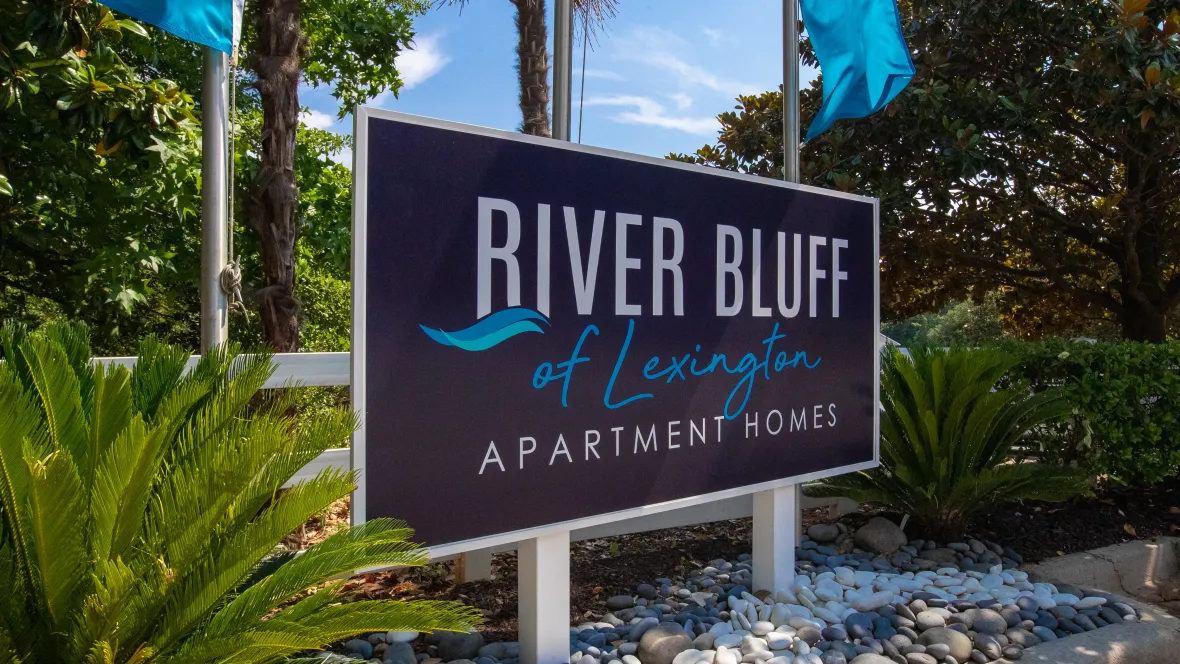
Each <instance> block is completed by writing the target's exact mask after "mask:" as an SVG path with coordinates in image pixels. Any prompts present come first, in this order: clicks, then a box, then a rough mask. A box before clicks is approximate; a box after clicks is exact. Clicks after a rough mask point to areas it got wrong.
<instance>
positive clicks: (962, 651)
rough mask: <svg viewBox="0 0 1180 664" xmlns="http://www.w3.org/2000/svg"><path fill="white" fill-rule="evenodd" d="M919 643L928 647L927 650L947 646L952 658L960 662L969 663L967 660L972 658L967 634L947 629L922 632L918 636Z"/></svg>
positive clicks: (938, 628)
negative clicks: (935, 646)
mask: <svg viewBox="0 0 1180 664" xmlns="http://www.w3.org/2000/svg"><path fill="white" fill-rule="evenodd" d="M918 643H920V644H922V645H924V646H926V648H927V650H929V648H930V646H932V645H935V644H942V645H945V646H946V647H947V648H949V649H950V655H951V657H954V658H955V659H956V660H957V661H960V662H965V661H967V658H968V657H970V656H971V639H969V638H967V635H966V634H962V633H960V632H956V631H955V630H953V629H950V628H947V627H937V628H935V629H928V630H926V631H925V632H922V633H921V634H919V635H918Z"/></svg>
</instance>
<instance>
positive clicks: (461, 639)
mask: <svg viewBox="0 0 1180 664" xmlns="http://www.w3.org/2000/svg"><path fill="white" fill-rule="evenodd" d="M483 645H484V643H483V635H482V634H480V633H479V632H441V633H439V634H438V656H439V657H440V658H441V659H442V660H443V661H444V662H450V661H452V660H456V659H475V658H476V657H478V656H479V649H480V648H482V647H483Z"/></svg>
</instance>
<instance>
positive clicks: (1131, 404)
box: [1004, 340, 1180, 485]
mask: <svg viewBox="0 0 1180 664" xmlns="http://www.w3.org/2000/svg"><path fill="white" fill-rule="evenodd" d="M1004 348H1005V350H1006V351H1007V352H1009V353H1013V354H1019V357H1020V363H1019V364H1017V365H1016V366H1014V367H1013V368H1012V370H1011V372H1010V377H1011V379H1012V380H1014V381H1018V382H1022V383H1027V384H1029V385H1031V387H1032V389H1033V390H1036V391H1038V392H1040V391H1045V390H1054V391H1057V392H1059V393H1060V394H1061V395H1062V396H1063V397H1064V398H1065V400H1066V401H1067V402H1068V403H1069V404H1070V405H1071V406H1072V407H1073V415H1072V416H1071V417H1070V418H1069V419H1067V420H1065V421H1062V422H1053V423H1048V424H1047V425H1046V426H1045V427H1043V429H1042V430H1040V431H1038V435H1037V438H1038V445H1037V447H1038V454H1039V455H1040V456H1041V458H1043V459H1044V460H1046V461H1049V462H1053V463H1072V464H1077V465H1080V466H1082V467H1084V468H1086V469H1088V470H1089V471H1090V472H1091V473H1092V474H1094V475H1105V476H1108V477H1110V478H1112V479H1115V480H1117V481H1120V482H1124V483H1127V484H1132V485H1134V484H1151V483H1155V482H1159V481H1161V480H1164V479H1167V478H1169V477H1173V476H1175V475H1176V472H1177V470H1180V342H1175V341H1169V342H1167V343H1163V344H1145V343H1141V342H1133V341H1124V342H1098V343H1086V342H1082V341H1076V342H1074V341H1063V340H1054V341H1046V342H1042V343H1010V344H1006V345H1005V346H1004Z"/></svg>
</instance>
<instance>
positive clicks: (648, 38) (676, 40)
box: [617, 28, 763, 97]
mask: <svg viewBox="0 0 1180 664" xmlns="http://www.w3.org/2000/svg"><path fill="white" fill-rule="evenodd" d="M617 45H618V51H617V56H618V57H620V58H622V59H624V60H630V61H632V62H638V63H640V64H644V65H647V66H649V67H651V68H653V69H656V70H659V71H662V72H664V73H665V74H670V75H671V76H672V77H673V78H674V79H676V82H677V83H678V84H679V86H680V87H681V88H686V89H690V88H694V87H704V88H707V89H710V90H714V91H716V92H720V93H723V94H725V95H727V96H730V97H736V96H738V95H739V94H749V93H751V92H759V91H761V90H762V89H763V88H762V87H760V86H758V85H754V84H752V83H746V82H743V81H738V80H735V79H730V78H725V77H722V76H718V75H716V74H714V73H712V72H710V71H708V70H706V69H704V68H702V67H698V66H697V65H694V64H691V63H690V62H688V61H687V60H685V59H684V58H683V57H681V55H680V53H695V52H697V51H699V45H696V46H694V45H693V44H691V43H689V42H688V41H687V40H685V39H683V38H682V37H680V36H678V35H676V34H674V33H671V32H668V31H667V30H662V29H660V28H637V29H635V30H633V31H631V33H630V34H628V35H627V36H625V37H623V38H621V39H620V40H619V41H618V42H617Z"/></svg>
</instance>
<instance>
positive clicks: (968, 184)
mask: <svg viewBox="0 0 1180 664" xmlns="http://www.w3.org/2000/svg"><path fill="white" fill-rule="evenodd" d="M901 7H902V15H903V21H902V25H903V29H904V31H905V33H906V35H905V36H906V39H907V43H909V45H910V47H911V51H912V53H911V56H912V59H913V60H914V63H915V66H916V68H917V73H916V75H915V77H914V80H913V82H912V83H911V85H910V86H909V87H908V88H907V89H906V90H905V91H904V92H903V93H902V94H901V95H899V96H898V97H897V99H895V100H894V101H893V102H892V104H891V106H892V107H893V108H891V112H890V113H879V114H876V115H873V116H870V117H868V118H864V119H858V120H843V121H841V122H839V123H837V125H836V126H835V127H834V128H833V131H831V132H829V133H826V134H824V135H823V136H820V137H819V138H817V139H815V140H813V141H810V142H808V143H807V144H806V145H804V146H803V148H802V155H801V162H802V171H803V180H804V182H807V183H810V184H813V185H817V186H824V187H834V188H839V187H842V186H847V183H848V182H850V181H853V182H856V183H857V185H856V187H857V191H858V192H859V193H864V194H867V195H872V196H875V197H877V198H879V199H880V200H881V208H880V209H881V217H882V219H881V223H882V233H881V238H882V247H881V249H882V254H883V261H882V265H883V273H882V286H883V293H882V308H883V316H884V317H885V318H886V319H887V320H900V319H903V318H905V317H907V316H910V315H914V314H918V313H925V312H928V311H935V310H938V309H939V308H941V307H942V306H943V305H945V304H946V303H948V302H951V301H956V300H963V299H965V298H966V297H968V296H970V295H972V294H974V295H975V296H979V295H980V294H982V292H990V291H995V290H999V291H1000V292H1002V293H1003V294H1004V297H1003V301H1002V303H1001V308H1002V312H1003V315H1004V317H1005V323H1006V324H1007V325H1008V326H1009V328H1010V329H1015V330H1017V331H1018V332H1019V333H1021V334H1024V335H1030V336H1040V335H1046V334H1056V333H1065V334H1078V333H1086V334H1092V333H1093V332H1094V329H1093V328H1095V327H1099V326H1101V329H1103V330H1106V331H1108V333H1109V332H1110V331H1112V330H1111V328H1112V327H1121V328H1122V331H1123V334H1124V335H1125V336H1126V337H1128V338H1134V339H1140V340H1150V341H1160V340H1162V339H1163V338H1164V337H1165V336H1166V335H1167V334H1168V333H1169V326H1170V325H1171V322H1170V320H1169V316H1170V315H1172V314H1174V312H1175V311H1176V308H1177V306H1178V305H1180V271H1177V270H1175V269H1174V267H1173V266H1175V265H1177V264H1180V225H1178V224H1177V223H1176V219H1177V218H1180V177H1178V176H1180V89H1178V87H1177V86H1178V82H1180V40H1177V39H1176V36H1175V34H1174V32H1173V29H1172V28H1171V27H1169V26H1171V25H1172V22H1173V18H1176V20H1177V23H1176V25H1177V27H1178V28H1180V9H1178V8H1177V7H1176V4H1175V3H1174V2H1166V3H1165V2H1155V3H1148V2H1146V1H1145V0H1127V1H1126V2H1123V1H1122V0H1118V1H1116V2H1091V1H1090V0H1066V1H1064V2H1055V3H1044V2H1035V1H1033V0H1017V1H1016V2H1005V3H998V4H997V3H991V4H988V5H986V6H984V5H980V4H978V3H974V4H973V3H962V2H956V1H954V0H911V1H909V2H905V3H902V4H901ZM1137 26H1142V27H1137ZM1157 26H1159V27H1157ZM999 34H1002V35H1005V37H1004V38H1003V39H997V38H996V35H999ZM801 45H802V52H803V56H804V60H805V61H806V62H807V63H809V64H814V54H813V53H812V52H811V50H810V45H809V44H808V43H807V42H806V41H803V42H802V44H801ZM801 99H802V115H803V117H804V118H805V119H806V118H808V117H810V116H812V115H813V114H814V113H815V111H816V109H817V108H818V107H819V105H820V103H821V101H822V91H821V87H820V85H819V84H818V83H817V84H814V85H813V86H812V87H811V88H810V89H808V90H805V91H803V93H802V95H801ZM738 102H739V107H738V111H737V112H730V113H723V114H722V115H721V116H719V117H720V120H721V123H722V127H723V129H722V132H721V133H720V134H719V136H718V141H717V142H716V144H714V145H709V146H706V147H703V148H701V149H700V150H698V151H697V152H696V153H695V154H693V155H672V158H677V159H683V160H687V161H695V162H697V163H703V164H708V165H712V166H716V167H720V168H729V169H733V170H739V171H746V172H751V173H756V174H759V175H765V176H768V177H781V173H782V170H781V169H782V141H781V139H780V138H779V136H780V134H781V131H782V120H781V115H780V114H781V110H779V109H781V103H782V102H781V95H780V94H778V93H766V94H765V95H759V96H750V97H741V98H739V100H738ZM776 107H777V108H776ZM769 109H774V110H769ZM802 129H806V125H805V124H804V127H803V128H802ZM969 129H970V132H969V131H968V130H969ZM1146 174H1152V175H1151V176H1148V177H1144V176H1145V175H1146ZM849 178H852V179H851V180H850V179H849Z"/></svg>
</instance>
